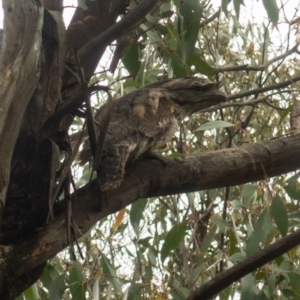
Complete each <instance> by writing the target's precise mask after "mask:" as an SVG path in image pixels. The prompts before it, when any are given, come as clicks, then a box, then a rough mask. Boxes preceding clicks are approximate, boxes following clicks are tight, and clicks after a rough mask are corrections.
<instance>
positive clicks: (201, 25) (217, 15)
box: [199, 9, 221, 29]
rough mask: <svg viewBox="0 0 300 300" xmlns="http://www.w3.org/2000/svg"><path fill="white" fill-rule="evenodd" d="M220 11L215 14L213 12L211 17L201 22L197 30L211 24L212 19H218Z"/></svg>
mask: <svg viewBox="0 0 300 300" xmlns="http://www.w3.org/2000/svg"><path fill="white" fill-rule="evenodd" d="M220 12H221V9H219V10H218V11H217V12H215V13H214V14H213V15H212V16H211V17H209V18H207V19H206V20H204V21H203V22H201V23H200V24H199V29H201V28H203V27H205V26H206V25H208V24H209V23H210V22H212V21H213V20H214V19H216V18H218V17H219V16H220Z"/></svg>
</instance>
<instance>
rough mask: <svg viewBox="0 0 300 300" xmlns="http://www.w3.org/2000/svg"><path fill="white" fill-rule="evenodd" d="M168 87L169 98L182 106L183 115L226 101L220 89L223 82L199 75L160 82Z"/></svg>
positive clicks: (164, 87) (164, 86)
mask: <svg viewBox="0 0 300 300" xmlns="http://www.w3.org/2000/svg"><path fill="white" fill-rule="evenodd" d="M159 87H160V88H162V89H166V90H167V91H168V94H169V97H168V98H169V100H171V101H173V102H175V103H176V104H177V105H178V106H180V108H181V114H182V117H186V116H189V115H191V114H193V113H195V112H197V111H200V110H203V109H206V108H208V107H211V106H214V105H217V104H219V103H220V102H224V101H226V99H227V95H226V94H225V92H223V91H222V90H220V88H221V87H222V84H220V83H214V82H210V81H208V80H206V79H202V78H197V77H182V78H181V77H179V78H174V79H171V80H169V79H168V80H166V81H164V82H160V83H159Z"/></svg>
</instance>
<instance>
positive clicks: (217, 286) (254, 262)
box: [186, 230, 300, 300]
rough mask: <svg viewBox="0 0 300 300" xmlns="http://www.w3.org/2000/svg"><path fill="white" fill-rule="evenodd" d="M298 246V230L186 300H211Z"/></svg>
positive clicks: (299, 231) (232, 268)
mask: <svg viewBox="0 0 300 300" xmlns="http://www.w3.org/2000/svg"><path fill="white" fill-rule="evenodd" d="M298 245H300V230H298V231H296V232H293V233H291V234H289V235H288V236H286V237H284V238H282V239H280V240H279V241H277V242H275V243H274V244H272V245H269V246H266V247H265V249H263V250H261V251H259V252H258V253H256V254H254V255H252V256H250V257H248V258H246V259H245V260H243V261H242V262H240V263H238V264H236V265H235V266H234V267H231V268H229V269H227V270H226V271H224V272H223V273H221V274H219V275H217V276H216V277H214V278H213V279H212V280H210V281H208V282H207V283H205V284H204V285H202V286H201V287H200V288H199V289H198V290H196V291H194V292H193V293H192V294H190V295H189V296H188V297H187V299H186V300H206V299H211V298H212V297H213V296H214V295H216V294H217V293H219V292H220V291H222V290H223V289H225V288H226V287H227V286H229V285H231V284H232V283H233V282H235V281H237V280H239V279H240V278H242V277H244V276H245V275H247V274H249V273H251V272H253V271H255V270H256V269H257V268H260V267H262V266H263V265H265V264H266V263H268V262H270V261H272V260H273V259H275V258H276V257H278V256H280V255H282V254H284V253H286V252H288V251H290V250H292V249H293V248H295V247H296V246H298Z"/></svg>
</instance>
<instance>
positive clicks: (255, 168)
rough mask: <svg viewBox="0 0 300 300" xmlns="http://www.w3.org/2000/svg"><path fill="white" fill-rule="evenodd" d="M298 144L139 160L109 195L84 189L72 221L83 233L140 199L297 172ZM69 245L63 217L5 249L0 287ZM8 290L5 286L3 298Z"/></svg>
mask: <svg viewBox="0 0 300 300" xmlns="http://www.w3.org/2000/svg"><path fill="white" fill-rule="evenodd" d="M299 145H300V134H298V135H295V136H290V137H285V138H280V139H277V140H270V141H265V142H263V143H257V144H251V145H249V146H246V147H240V148H231V149H225V150H219V151H214V152H208V153H201V154H198V155H195V156H191V157H187V158H182V159H174V160H169V164H168V165H167V166H162V165H161V163H160V162H158V161H157V160H150V159H144V160H137V161H135V162H134V163H132V164H131V165H129V166H128V167H127V169H126V174H125V177H124V180H123V183H122V184H121V186H120V188H118V189H116V190H112V191H111V192H109V193H108V195H105V194H103V193H100V191H99V187H98V184H97V181H96V180H94V181H92V182H91V183H90V184H88V185H86V186H85V187H83V188H81V189H79V190H78V192H77V194H76V199H77V201H76V203H74V206H73V217H74V220H75V221H76V223H77V224H78V226H79V229H80V230H81V232H82V233H83V234H84V233H85V232H87V231H88V230H89V229H90V228H91V227H92V226H93V225H94V224H95V223H96V222H97V221H98V220H100V219H102V218H104V217H106V216H107V215H109V214H112V213H115V212H117V211H119V210H120V209H122V208H124V207H126V206H127V205H129V204H131V203H133V202H135V201H136V200H138V199H140V198H145V197H158V196H161V195H170V194H177V193H186V192H192V191H199V190H204V189H212V188H218V187H224V186H232V185H237V184H243V183H246V182H250V181H257V180H262V179H265V176H268V177H272V176H277V175H280V174H284V173H287V172H291V171H295V170H297V169H298V168H299V167H300V160H296V159H295V157H299V156H300V147H299ZM106 197H107V198H108V205H107V206H105V207H103V210H102V211H99V199H100V200H101V198H102V200H103V199H105V198H106ZM74 198H75V197H74ZM66 246H67V230H66V220H65V215H64V213H62V214H61V215H59V216H57V217H56V220H55V222H54V223H52V224H50V225H48V226H44V227H43V228H40V229H39V230H37V231H36V232H35V233H34V235H33V236H31V237H29V238H27V239H24V240H20V241H19V242H18V243H17V244H13V245H10V246H1V247H0V253H1V255H0V256H1V260H0V270H1V272H0V283H2V284H3V285H5V279H6V278H9V279H10V280H12V279H14V278H18V277H20V276H22V275H23V274H24V273H27V272H29V271H30V270H31V269H33V268H35V267H37V266H39V265H40V264H42V263H43V262H45V261H46V260H47V259H49V258H51V257H53V256H54V255H56V254H57V253H58V252H60V251H61V250H63V249H64V248H65V247H66ZM3 288H4V286H0V295H1V290H3Z"/></svg>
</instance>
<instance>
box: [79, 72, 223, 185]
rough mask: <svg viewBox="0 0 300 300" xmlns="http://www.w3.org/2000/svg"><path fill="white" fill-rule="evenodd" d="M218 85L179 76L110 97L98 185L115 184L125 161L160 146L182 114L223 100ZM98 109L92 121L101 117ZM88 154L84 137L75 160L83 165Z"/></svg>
mask: <svg viewBox="0 0 300 300" xmlns="http://www.w3.org/2000/svg"><path fill="white" fill-rule="evenodd" d="M219 88H220V85H219V84H215V83H212V82H209V81H207V80H204V79H200V78H196V77H183V78H175V79H167V80H165V81H161V82H157V83H155V84H152V85H149V86H147V87H144V88H141V89H138V90H136V91H134V92H132V93H130V94H128V95H126V96H123V97H121V98H119V99H117V100H114V101H115V103H114V106H113V110H112V114H111V120H110V123H109V126H108V131H107V134H106V139H105V145H104V151H103V156H102V160H101V166H100V170H99V172H98V176H99V181H100V186H101V189H102V190H103V191H108V190H111V189H115V188H117V187H118V186H119V185H120V184H121V182H122V180H123V176H124V169H125V165H126V162H127V161H128V160H129V159H133V160H135V159H137V158H138V157H139V156H141V155H142V154H144V153H147V152H149V153H150V152H152V151H154V150H155V149H158V148H160V147H162V146H164V145H165V144H166V143H167V142H168V141H170V140H171V138H172V137H173V135H174V134H175V132H176V131H177V130H178V127H179V124H180V122H181V121H182V120H183V119H184V118H185V117H186V116H188V115H191V114H192V113H195V112H197V111H200V110H202V109H205V108H207V107H210V106H213V105H216V104H218V103H220V102H222V101H225V100H226V94H225V93H224V92H222V91H220V90H219ZM103 107H104V106H103ZM102 110H103V108H102V109H100V110H99V112H98V113H97V114H96V116H95V119H96V121H97V120H100V119H101V112H102ZM98 134H99V132H98ZM91 158H92V155H91V149H90V146H89V142H88V140H87V141H86V142H85V144H84V146H83V150H82V151H81V152H80V154H79V163H80V164H81V165H84V164H86V163H87V162H88V161H90V160H91Z"/></svg>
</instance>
